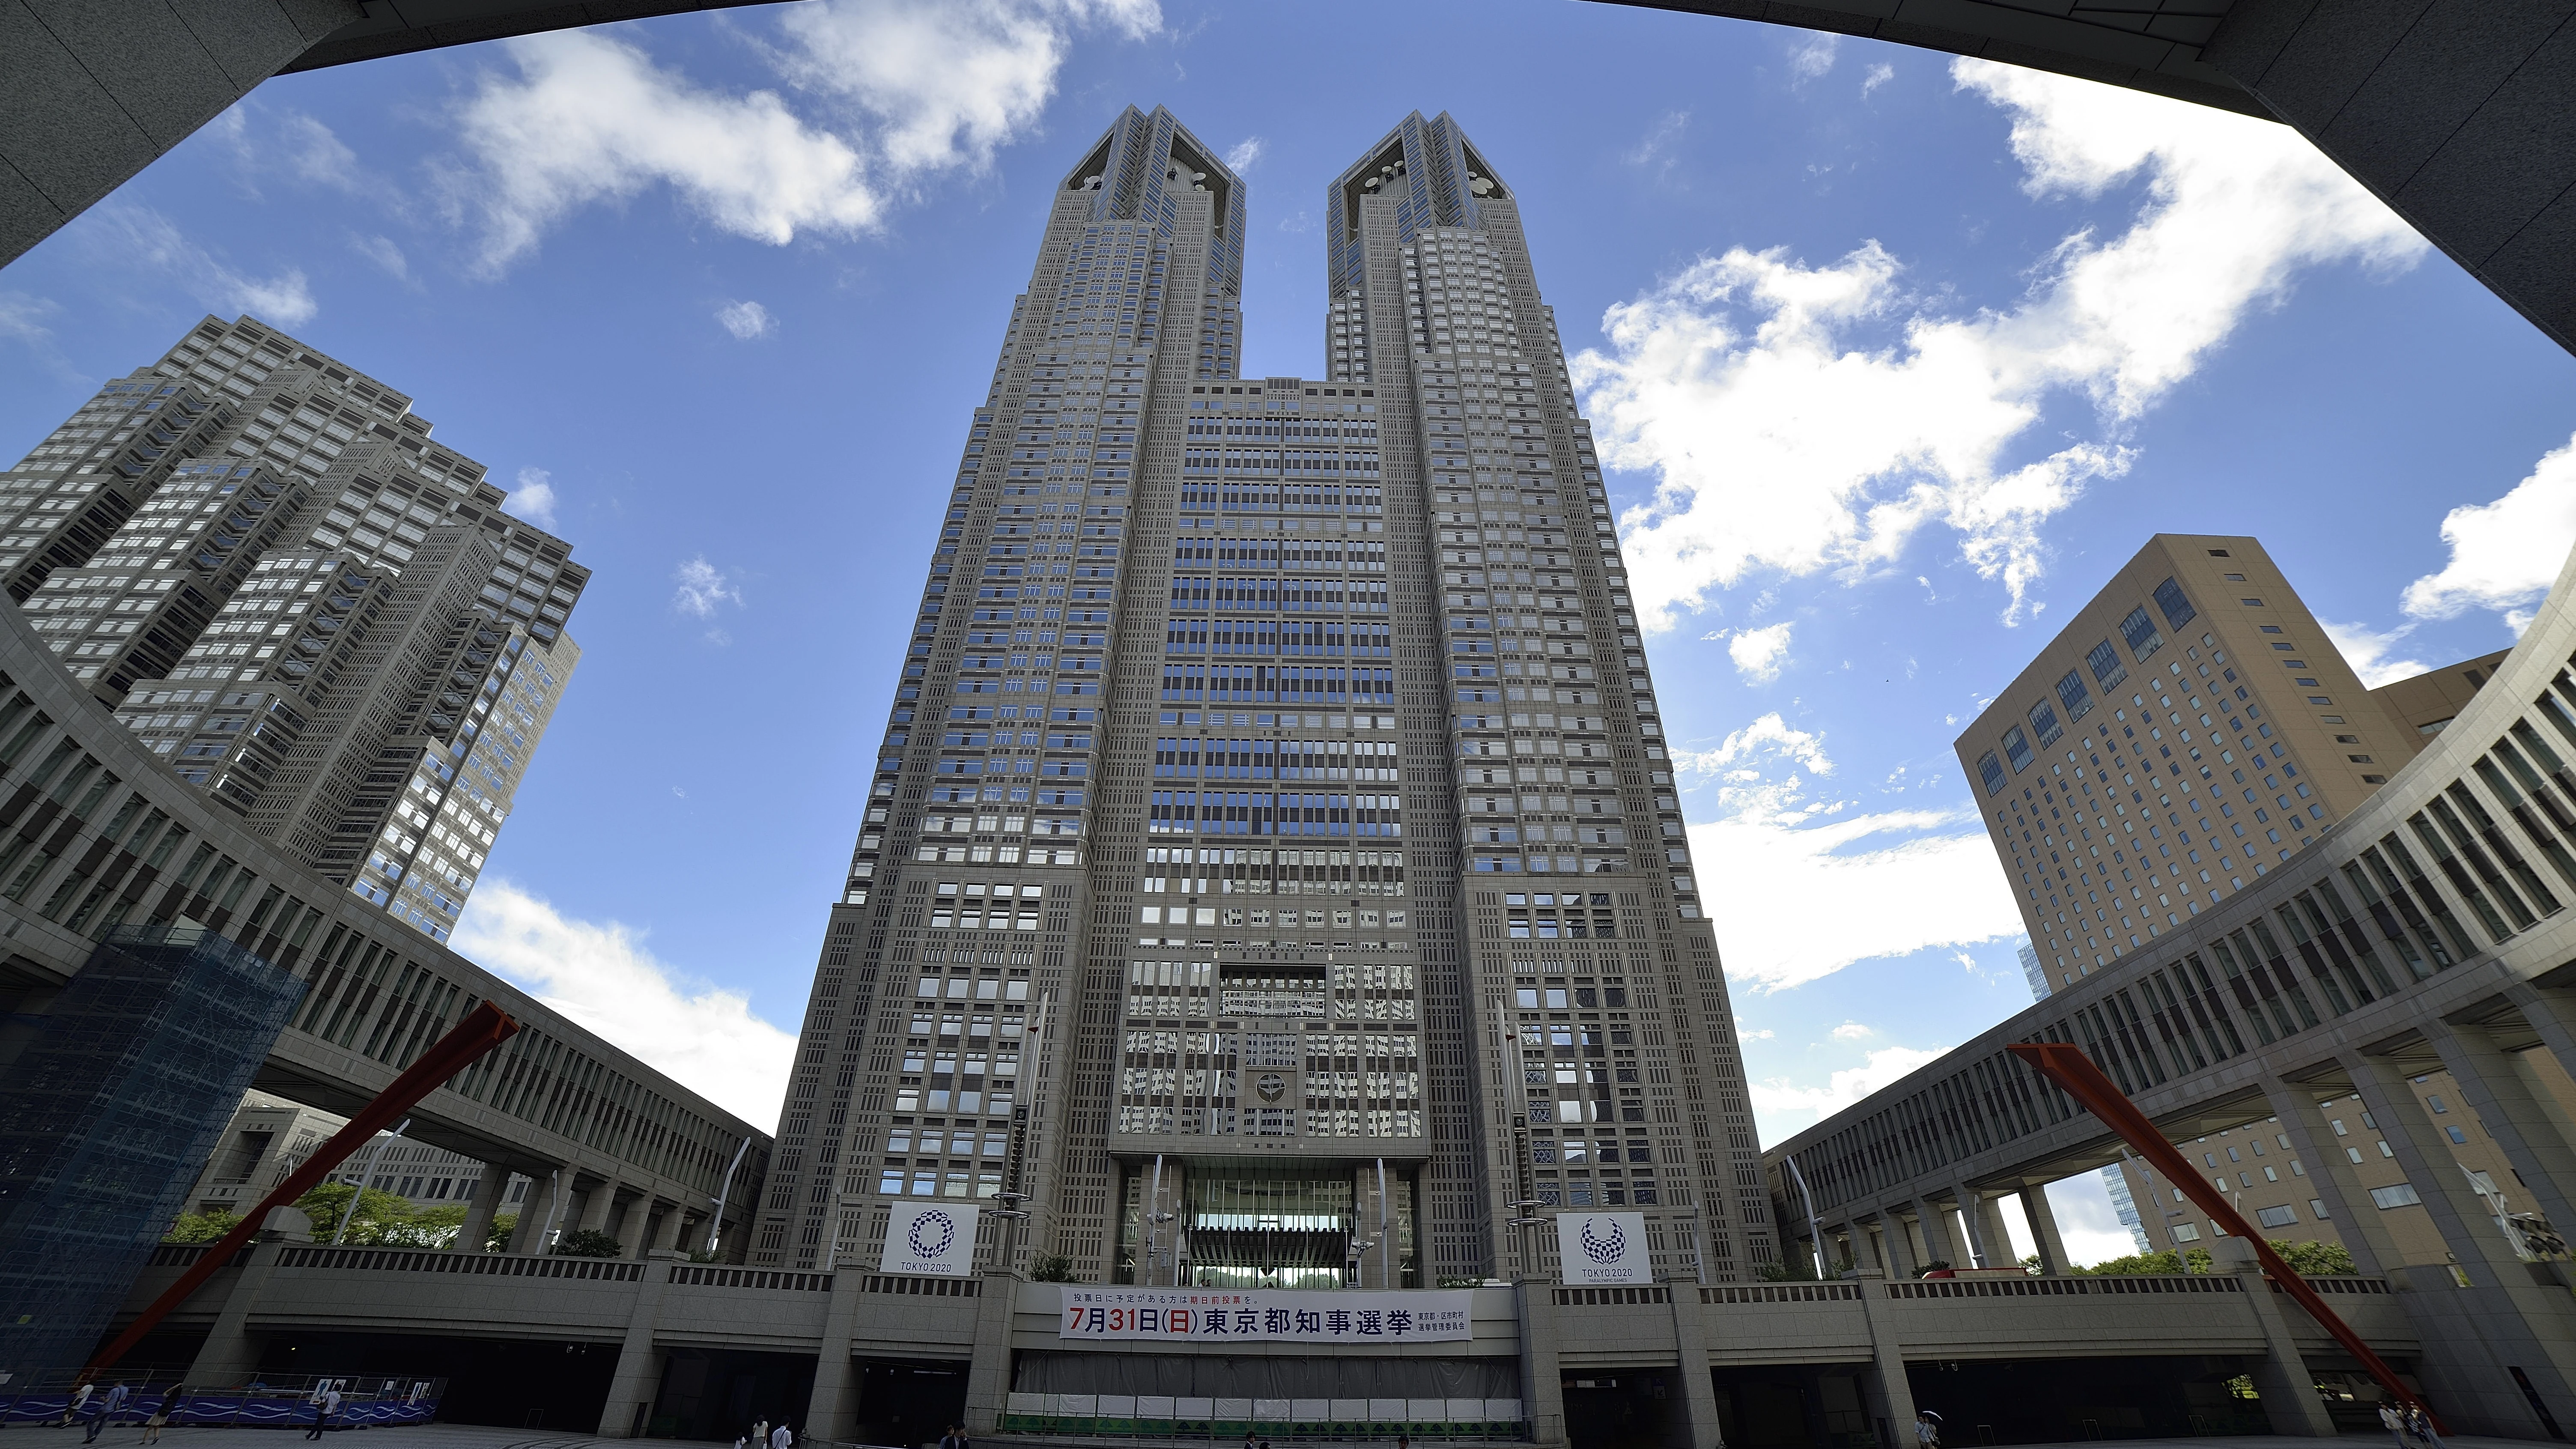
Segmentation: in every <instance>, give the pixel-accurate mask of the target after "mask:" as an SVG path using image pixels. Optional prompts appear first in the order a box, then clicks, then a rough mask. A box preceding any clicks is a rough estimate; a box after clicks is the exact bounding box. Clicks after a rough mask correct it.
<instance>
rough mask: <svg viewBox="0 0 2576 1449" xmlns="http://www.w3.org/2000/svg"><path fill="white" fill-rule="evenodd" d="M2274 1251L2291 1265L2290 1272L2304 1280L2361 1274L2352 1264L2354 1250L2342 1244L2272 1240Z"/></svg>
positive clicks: (2311, 1240)
mask: <svg viewBox="0 0 2576 1449" xmlns="http://www.w3.org/2000/svg"><path fill="white" fill-rule="evenodd" d="M2271 1243H2272V1251H2273V1252H2275V1253H2278V1254H2280V1255H2281V1261H2283V1262H2285V1263H2288V1264H2289V1265H2290V1271H2291V1272H2293V1273H2296V1274H2298V1275H2299V1276H2300V1277H2302V1278H2328V1277H2334V1276H2336V1275H2339V1274H2342V1275H2348V1274H2352V1273H2356V1272H2359V1271H2360V1270H2359V1269H2357V1268H2355V1267H2354V1266H2353V1263H2352V1250H2351V1249H2350V1248H2347V1247H2345V1246H2344V1245H2343V1244H2341V1243H2325V1242H2319V1241H2317V1240H2315V1239H2313V1238H2311V1239H2310V1240H2308V1241H2307V1242H2304V1243H2294V1242H2291V1241H2290V1240H2289V1239H2287V1238H2274V1239H2272V1240H2271Z"/></svg>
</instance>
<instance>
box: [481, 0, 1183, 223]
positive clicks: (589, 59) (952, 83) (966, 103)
mask: <svg viewBox="0 0 2576 1449" xmlns="http://www.w3.org/2000/svg"><path fill="white" fill-rule="evenodd" d="M1161 23H1162V15H1161V12H1160V10H1158V9H1157V8H1156V6H1155V4H1154V3H1153V0H961V3H954V4H948V3H933V0H826V3H822V4H816V5H800V6H796V7H793V8H790V9H788V10H786V11H785V12H784V13H783V14H781V15H780V17H779V21H778V25H779V36H780V41H779V43H777V44H775V45H768V44H763V45H762V46H761V47H760V48H761V51H762V54H763V55H764V57H765V58H766V59H767V60H768V61H769V63H770V64H771V66H772V68H773V69H774V70H775V71H776V72H777V73H778V74H779V75H780V77H781V78H782V79H783V80H785V81H786V82H787V84H788V85H789V86H791V87H793V88H794V89H796V90H798V91H800V92H802V93H803V95H804V97H805V98H806V100H808V101H809V102H812V103H813V104H810V105H809V106H808V107H807V109H808V110H809V111H813V112H815V113H816V114H814V115H811V116H809V115H800V114H799V113H798V112H797V111H796V110H795V109H793V108H791V107H790V106H789V104H788V102H787V99H786V98H785V97H783V96H782V95H781V94H780V93H778V92H776V91H772V90H752V91H748V92H745V93H742V94H733V93H730V92H725V91H719V90H714V89H709V88H707V87H703V86H700V85H698V84H696V83H695V82H693V81H691V80H690V79H689V78H688V77H687V76H685V75H682V74H681V73H679V72H678V71H676V70H672V69H668V68H665V67H662V66H659V65H657V64H655V63H654V61H653V59H652V57H651V56H649V55H648V54H646V53H645V51H644V50H643V49H642V48H641V47H640V46H637V45H635V44H633V43H630V42H629V41H627V40H625V39H622V38H613V37H611V36H608V35H605V34H602V33H600V32H598V31H562V32H557V33H554V34H549V35H537V36H526V37H522V38H519V39H515V40H510V41H506V42H504V43H503V48H502V53H503V54H505V55H507V56H508V57H509V59H510V62H511V64H512V65H513V66H514V67H516V74H504V73H501V72H498V71H492V72H486V73H485V74H484V75H483V76H482V77H481V78H480V80H479V82H478V84H477V85H476V88H475V90H474V92H473V94H472V95H471V96H469V97H468V98H467V99H466V100H465V101H464V102H462V103H461V104H460V105H459V107H458V109H457V113H456V121H457V128H458V137H459V140H460V141H461V142H462V143H463V146H464V149H465V152H466V154H467V158H468V159H467V161H466V163H465V164H464V165H463V166H461V167H460V168H458V169H457V170H456V171H455V172H454V173H453V174H451V175H450V176H449V177H448V178H447V180H448V185H447V187H446V193H447V200H448V205H449V207H450V210H451V213H452V214H454V215H456V216H459V217H463V216H466V215H468V214H471V215H473V216H474V217H475V218H476V219H477V220H478V222H479V226H480V229H481V231H482V242H481V257H480V267H481V270H483V271H484V272H485V273H486V274H492V273H497V272H499V271H502V270H504V269H506V268H507V267H508V266H509V265H510V264H511V263H513V262H515V261H517V260H518V259H520V258H522V257H524V256H526V255H528V254H529V253H530V252H532V251H534V250H535V249H536V246H537V243H538V241H539V239H540V237H542V235H543V234H544V232H545V231H546V229H547V228H548V227H550V226H552V225H554V224H555V223H557V222H558V221H560V220H562V219H563V218H564V217H566V216H568V215H570V214H571V213H572V212H574V211H576V210H578V209H580V208H582V207H584V206H589V205H593V204H598V203H603V202H619V203H622V202H625V201H628V200H631V199H633V198H634V197H636V196H639V195H642V194H643V193H645V192H646V191H648V190H650V189H653V188H655V187H667V188H669V190H670V191H671V193H672V194H673V195H674V196H675V197H677V198H678V200H679V201H680V203H681V204H682V205H683V206H685V207H686V208H688V209H689V210H691V211H693V212H695V213H697V214H698V215H699V216H701V217H703V218H705V219H706V220H707V221H708V222H710V223H712V224H714V225H715V226H717V227H718V228H720V229H722V230H724V231H728V232H731V233H733V234H735V235H737V236H742V237H747V238H750V239H752V240H755V241H763V242H769V243H771V244H773V245H781V246H783V245H785V244H786V243H788V242H790V241H792V240H794V239H795V237H796V236H797V235H798V234H799V233H811V234H817V235H822V236H840V237H847V236H854V235H858V234H861V233H864V232H868V231H872V230H874V229H876V228H877V227H879V226H880V225H881V224H882V223H883V221H884V217H885V213H886V211H887V209H888V207H890V206H891V205H893V204H895V203H896V202H897V201H899V200H902V199H904V198H906V197H908V196H910V195H911V194H913V193H914V192H915V191H917V190H918V188H919V185H920V183H922V182H923V181H924V180H926V179H927V178H928V177H930V176H931V175H933V174H936V173H940V172H945V171H952V170H957V169H961V168H963V169H969V170H980V169H982V168H984V167H985V166H987V165H989V164H990V163H991V161H992V158H993V154H994V152H995V151H996V150H997V149H998V148H999V147H1001V146H1002V145H1004V144H1006V143H1008V142H1009V141H1011V140H1012V139H1013V138H1014V137H1016V136H1018V135H1019V134H1021V133H1022V132H1023V131H1025V130H1026V129H1027V128H1028V127H1029V126H1031V125H1032V124H1034V123H1035V122H1036V120H1037V118H1038V116H1039V114H1040V113H1041V112H1042V111H1043V110H1044V109H1045V106H1046V103H1047V101H1048V99H1049V98H1050V97H1051V96H1053V95H1054V93H1055V83H1056V76H1057V74H1058V72H1059V71H1060V70H1061V69H1062V68H1063V65H1064V59H1065V55H1066V53H1067V51H1068V50H1069V48H1070V47H1071V45H1072V43H1073V38H1074V36H1075V34H1076V33H1077V32H1079V31H1080V30H1083V29H1085V28H1089V27H1099V26H1107V27H1110V28H1113V29H1115V30H1118V31H1120V32H1122V33H1124V34H1126V35H1129V36H1131V37H1141V36H1144V35H1148V34H1151V33H1153V32H1154V31H1155V30H1156V29H1158V28H1159V27H1160V25H1161Z"/></svg>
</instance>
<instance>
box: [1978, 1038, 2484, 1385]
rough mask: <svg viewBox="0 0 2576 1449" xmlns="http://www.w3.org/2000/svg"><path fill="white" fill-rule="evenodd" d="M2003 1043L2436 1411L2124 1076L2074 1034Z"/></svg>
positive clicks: (2358, 1352)
mask: <svg viewBox="0 0 2576 1449" xmlns="http://www.w3.org/2000/svg"><path fill="white" fill-rule="evenodd" d="M2005 1049H2006V1050H2008V1051H2010V1052H2011V1053H2012V1054H2013V1055H2014V1056H2017V1057H2019V1058H2021V1059H2022V1060H2023V1061H2026V1062H2028V1063H2030V1064H2031V1065H2032V1066H2034V1067H2036V1068H2038V1069H2039V1070H2040V1071H2041V1072H2043V1073H2045V1074H2047V1076H2048V1079H2049V1080H2050V1081H2052V1082H2055V1083H2056V1084H2057V1085H2058V1086H2060V1087H2063V1088H2064V1089H2065V1090H2066V1093H2067V1095H2069V1096H2071V1097H2073V1098H2074V1099H2075V1100H2076V1101H2078V1102H2081V1103H2083V1104H2084V1107H2085V1109H2086V1110H2087V1111H2089V1112H2091V1113H2092V1114H2093V1115H2094V1116H2096V1117H2099V1118H2100V1119H2102V1122H2103V1123H2104V1125H2106V1126H2108V1127H2109V1128H2110V1129H2111V1130H2112V1131H2114V1132H2117V1133H2119V1134H2120V1140H2121V1141H2123V1142H2126V1143H2128V1144H2129V1147H2130V1148H2131V1150H2133V1151H2135V1152H2136V1153H2137V1154H2138V1155H2139V1156H2140V1157H2143V1158H2145V1159H2146V1160H2147V1161H2148V1162H2149V1163H2151V1164H2153V1165H2154V1167H2155V1169H2156V1170H2157V1171H2159V1172H2161V1173H2163V1174H2164V1175H2165V1177H2166V1178H2167V1179H2168V1180H2170V1181H2171V1182H2172V1183H2173V1185H2174V1186H2175V1187H2178V1188H2180V1189H2182V1193H2183V1195H2184V1196H2185V1197H2188V1198H2190V1199H2191V1200H2192V1202H2193V1204H2194V1205H2196V1206H2197V1207H2199V1209H2200V1210H2201V1211H2202V1212H2205V1213H2207V1214H2209V1216H2210V1220H2211V1221H2213V1222H2215V1223H2217V1224H2218V1226H2219V1227H2220V1228H2221V1229H2222V1230H2224V1231H2225V1232H2226V1233H2227V1234H2228V1236H2230V1237H2237V1238H2243V1239H2244V1240H2245V1241H2247V1242H2249V1243H2251V1244H2253V1245H2254V1256H2255V1258H2256V1259H2257V1260H2258V1261H2260V1262H2261V1263H2262V1265H2263V1272H2264V1273H2265V1274H2266V1275H2267V1276H2269V1277H2270V1278H2271V1280H2272V1282H2273V1284H2274V1285H2275V1286H2277V1287H2278V1288H2279V1289H2280V1290H2281V1291H2282V1292H2284V1293H2287V1294H2289V1295H2290V1296H2291V1297H2292V1298H2294V1299H2296V1300H2298V1304H2299V1306H2300V1307H2301V1308H2304V1309H2306V1310H2308V1316H2309V1317H2310V1318H2313V1319H2315V1320H2316V1321H2317V1323H2318V1324H2319V1325H2320V1326H2322V1327H2323V1328H2324V1329H2325V1331H2326V1332H2328V1333H2331V1334H2333V1335H2334V1339H2335V1342H2337V1343H2340V1344H2342V1345H2343V1346H2344V1349H2345V1350H2346V1351H2347V1352H2349V1353H2350V1354H2351V1355H2352V1356H2353V1357H2354V1358H2355V1359H2357V1360H2359V1361H2360V1363H2361V1366H2362V1367H2363V1368H2365V1369H2368V1370H2370V1376H2371V1377H2372V1378H2374V1379H2377V1380H2378V1381H2379V1386H2380V1388H2382V1389H2384V1390H2386V1391H2387V1393H2388V1396H2389V1397H2390V1398H2392V1399H2394V1400H2396V1401H2397V1402H2398V1403H2400V1404H2419V1405H2423V1407H2424V1412H2425V1413H2427V1414H2432V1412H2433V1410H2432V1406H2431V1405H2429V1404H2424V1401H2423V1400H2422V1399H2421V1398H2419V1397H2417V1396H2416V1394H2415V1393H2414V1391H2413V1390H2411V1389H2408V1388H2407V1387H2406V1386H2405V1385H2404V1384H2402V1383H2399V1382H2398V1381H2397V1374H2396V1372H2395V1371H2394V1370H2392V1369H2390V1368H2389V1367H2388V1365H2387V1364H2386V1363H2385V1362H2383V1361H2382V1360H2381V1359H2380V1357H2379V1355H2378V1354H2376V1353H2374V1352H2372V1351H2371V1347H2370V1345H2369V1344H2367V1343H2364V1342H2362V1338H2361V1335H2360V1334H2358V1333H2355V1332H2353V1331H2352V1326H2351V1325H2350V1324H2347V1323H2345V1322H2344V1321H2343V1319H2342V1317H2341V1316H2339V1315H2338V1314H2337V1313H2336V1312H2335V1311H2334V1310H2333V1309H2332V1308H2329V1307H2327V1306H2326V1301H2325V1299H2323V1298H2322V1297H2319V1296H2318V1294H2317V1290H2316V1289H2314V1288H2311V1287H2309V1286H2308V1280H2306V1279H2305V1278H2302V1277H2300V1276H2299V1275H2298V1274H2296V1273H2293V1272H2291V1271H2290V1265H2289V1264H2287V1263H2285V1262H2283V1261H2281V1255H2280V1254H2278V1253H2276V1252H2274V1251H2272V1245H2271V1244H2270V1243H2269V1242H2266V1241H2265V1240H2264V1238H2263V1235H2262V1233H2260V1232H2258V1231H2256V1230H2255V1227H2254V1225H2253V1224H2251V1223H2249V1222H2247V1221H2245V1217H2244V1215H2243V1214H2241V1213H2239V1212H2237V1211H2236V1207H2235V1205H2234V1204H2233V1203H2230V1202H2229V1201H2228V1200H2227V1198H2226V1195H2225V1194H2223V1193H2221V1192H2219V1191H2218V1190H2217V1188H2216V1187H2215V1186H2213V1185H2212V1184H2211V1182H2210V1180H2209V1179H2208V1178H2206V1177H2203V1176H2201V1175H2200V1169H2198V1168H2196V1167H2194V1166H2192V1165H2191V1162H2190V1159H2188V1158H2186V1157H2184V1156H2183V1155H2182V1153H2181V1152H2179V1151H2177V1150H2176V1149H2175V1147H2174V1145H2173V1144H2172V1143H2170V1142H2167V1141H2166V1140H2165V1135H2164V1134H2163V1133H2161V1132H2159V1131H2157V1130H2156V1124H2154V1123H2153V1122H2150V1121H2148V1120H2147V1114H2146V1113H2144V1112H2141V1111H2139V1110H2138V1106H2137V1104H2136V1103H2135V1102H2132V1101H2130V1100H2129V1098H2128V1094H2127V1093H2125V1092H2122V1091H2121V1090H2120V1088H2119V1084H2118V1083H2116V1082H2113V1081H2112V1080H2111V1079H2110V1078H2109V1077H2107V1076H2105V1075H2103V1073H2102V1069H2101V1068H2100V1067H2098V1066H2095V1065H2094V1064H2093V1059H2092V1058H2091V1057H2088V1056H2086V1055H2085V1054H2084V1051H2083V1049H2082V1048H2081V1047H2078V1046H2076V1045H2075V1044H2074V1043H2072V1042H2056V1041H2042V1042H2011V1043H2008V1044H2007V1045H2006V1048H2005ZM2433 1422H2434V1427H2435V1428H2436V1429H2437V1430H2441V1431H2442V1432H2448V1430H2447V1429H2444V1428H2443V1426H2442V1422H2441V1417H2440V1416H2439V1415H2434V1420H2433Z"/></svg>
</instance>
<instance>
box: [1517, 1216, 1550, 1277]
mask: <svg viewBox="0 0 2576 1449" xmlns="http://www.w3.org/2000/svg"><path fill="white" fill-rule="evenodd" d="M1544 1206H1546V1204H1545V1203H1542V1202H1540V1201H1539V1200H1538V1199H1537V1198H1534V1197H1525V1198H1522V1199H1521V1200H1520V1201H1519V1202H1516V1203H1513V1204H1512V1205H1511V1207H1512V1211H1513V1212H1515V1213H1518V1214H1519V1216H1518V1217H1515V1218H1512V1219H1511V1220H1510V1223H1509V1225H1510V1226H1511V1227H1513V1228H1515V1229H1517V1230H1518V1231H1516V1232H1515V1233H1514V1234H1513V1235H1512V1236H1513V1239H1514V1241H1515V1242H1516V1243H1518V1245H1519V1247H1520V1250H1521V1262H1520V1276H1518V1277H1516V1278H1514V1279H1513V1280H1512V1281H1513V1282H1515V1283H1526V1282H1528V1281H1529V1280H1530V1246H1529V1230H1530V1228H1531V1227H1532V1226H1534V1225H1536V1224H1538V1223H1543V1222H1546V1221H1547V1219H1545V1218H1543V1217H1539V1216H1536V1209H1538V1208H1541V1207H1544Z"/></svg>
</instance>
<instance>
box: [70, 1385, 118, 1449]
mask: <svg viewBox="0 0 2576 1449" xmlns="http://www.w3.org/2000/svg"><path fill="white" fill-rule="evenodd" d="M126 1393H127V1391H126V1387H125V1385H124V1384H122V1383H119V1384H117V1385H116V1386H115V1387H114V1388H111V1389H109V1390H108V1391H107V1393H106V1395H105V1397H103V1398H100V1399H99V1400H97V1403H96V1407H94V1408H93V1409H91V1411H90V1415H89V1429H88V1432H86V1433H84V1434H82V1435H81V1442H82V1443H84V1444H90V1443H95V1442H97V1440H98V1431H99V1430H101V1429H104V1428H106V1427H107V1426H108V1425H109V1424H110V1423H112V1422H114V1421H115V1419H116V1411H117V1410H118V1409H121V1408H123V1407H125V1399H126Z"/></svg>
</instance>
